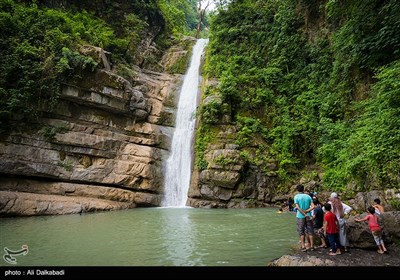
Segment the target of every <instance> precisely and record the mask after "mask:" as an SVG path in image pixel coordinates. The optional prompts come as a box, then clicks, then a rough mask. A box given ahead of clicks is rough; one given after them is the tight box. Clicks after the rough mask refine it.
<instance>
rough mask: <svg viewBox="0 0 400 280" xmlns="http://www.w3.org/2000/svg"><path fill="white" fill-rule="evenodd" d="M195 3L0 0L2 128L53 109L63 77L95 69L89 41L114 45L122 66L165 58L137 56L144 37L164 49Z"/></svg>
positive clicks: (186, 24)
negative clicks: (86, 50) (85, 50)
mask: <svg viewBox="0 0 400 280" xmlns="http://www.w3.org/2000/svg"><path fill="white" fill-rule="evenodd" d="M196 7H197V1H195V0H190V1H187V0H149V1H147V0H146V1H124V0H117V1H109V0H94V1H79V0H70V1H48V0H37V1H18V0H0V30H1V34H0V55H1V63H0V100H1V103H0V127H1V128H0V129H1V130H7V127H8V126H10V124H11V121H12V120H16V121H17V122H21V121H23V120H26V119H31V120H32V119H35V118H36V117H37V116H39V115H40V114H41V113H42V112H43V111H46V110H47V111H49V110H51V109H52V108H53V107H54V105H55V104H56V103H57V100H58V97H59V95H60V85H61V83H62V82H65V81H66V80H67V79H69V78H71V77H83V75H85V73H86V74H87V73H88V72H90V71H94V70H95V69H96V67H97V63H96V62H95V61H94V60H93V59H92V58H91V57H89V56H85V55H83V54H82V53H81V52H80V49H81V46H83V45H93V46H98V47H101V48H103V49H105V50H107V51H110V52H111V53H112V54H113V63H114V64H115V63H116V64H120V66H121V67H119V69H122V70H119V71H120V72H123V71H124V69H129V67H130V66H129V65H130V64H132V63H136V62H137V61H143V60H144V61H145V62H141V63H142V64H144V65H148V64H150V63H152V62H153V63H154V64H155V65H156V64H157V62H158V60H157V59H159V58H153V57H150V56H149V57H145V58H144V59H143V60H140V59H137V57H138V56H141V55H142V54H141V53H140V51H141V49H140V45H141V42H142V41H146V40H148V38H147V37H150V39H151V40H154V41H155V43H156V44H157V46H158V47H159V48H160V49H161V50H164V49H165V48H167V47H168V46H169V44H170V40H171V39H170V35H172V34H174V35H178V34H180V33H182V34H188V33H190V31H192V30H193V29H194V28H195V25H196V23H197V13H196ZM160 53H162V52H160ZM125 72H129V70H126V71H125Z"/></svg>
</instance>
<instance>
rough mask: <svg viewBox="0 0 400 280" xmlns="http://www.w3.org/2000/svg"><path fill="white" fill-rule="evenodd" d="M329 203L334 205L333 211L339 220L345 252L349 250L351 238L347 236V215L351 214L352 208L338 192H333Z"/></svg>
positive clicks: (340, 240)
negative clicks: (342, 199) (341, 198)
mask: <svg viewBox="0 0 400 280" xmlns="http://www.w3.org/2000/svg"><path fill="white" fill-rule="evenodd" d="M329 203H330V204H331V205H332V212H333V213H334V214H335V215H336V218H337V219H338V221H339V242H340V245H341V246H342V247H343V248H344V251H345V252H348V246H349V240H348V238H347V233H346V232H347V226H346V219H345V215H347V214H349V213H350V211H351V210H352V208H351V207H350V206H349V205H347V204H344V203H343V202H342V201H341V200H340V199H339V197H338V194H337V193H335V192H333V193H331V196H330V198H329Z"/></svg>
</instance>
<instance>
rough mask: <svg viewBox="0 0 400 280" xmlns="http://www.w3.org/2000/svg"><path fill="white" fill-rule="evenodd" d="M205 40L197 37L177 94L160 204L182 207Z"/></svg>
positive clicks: (191, 157)
mask: <svg viewBox="0 0 400 280" xmlns="http://www.w3.org/2000/svg"><path fill="white" fill-rule="evenodd" d="M207 43H208V39H199V40H197V42H196V44H195V45H194V47H193V52H192V58H191V61H190V66H189V69H188V71H187V73H186V75H185V78H184V81H183V85H182V89H181V92H180V94H179V102H178V109H177V114H176V115H177V116H176V125H175V131H174V135H173V137H172V145H171V150H170V156H169V157H168V160H167V162H166V168H165V180H164V196H163V199H162V202H161V206H173V207H182V206H185V204H186V200H187V193H188V190H189V184H190V175H191V169H192V161H193V149H192V139H193V133H194V127H195V118H194V114H195V111H196V107H197V96H198V93H199V82H200V76H199V68H200V63H201V55H202V53H203V51H204V47H205V46H206V45H207Z"/></svg>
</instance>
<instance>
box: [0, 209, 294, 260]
mask: <svg viewBox="0 0 400 280" xmlns="http://www.w3.org/2000/svg"><path fill="white" fill-rule="evenodd" d="M0 235H1V237H0V241H1V242H0V246H1V247H0V248H1V251H2V253H3V254H4V251H3V248H4V247H7V248H8V249H10V250H21V246H22V245H28V248H29V252H28V253H27V254H26V255H18V256H16V259H17V265H23V266H34V265H36V266H265V265H266V264H267V263H268V262H269V261H271V260H273V259H275V258H277V257H280V256H282V255H284V254H288V253H290V252H291V251H292V248H293V246H295V245H297V241H298V236H297V234H296V226H295V215H294V214H291V213H283V214H278V213H277V212H276V209H272V208H258V209H197V208H138V209H130V210H124V211H114V212H101V213H92V214H82V215H65V216H40V217H26V218H2V219H0ZM1 264H2V265H9V264H7V263H6V262H5V261H4V260H3V258H2V259H1Z"/></svg>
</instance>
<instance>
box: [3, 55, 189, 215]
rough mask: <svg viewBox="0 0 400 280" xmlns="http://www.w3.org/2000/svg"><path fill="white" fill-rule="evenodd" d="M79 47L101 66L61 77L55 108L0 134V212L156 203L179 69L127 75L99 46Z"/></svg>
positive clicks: (52, 211) (65, 210)
mask: <svg viewBox="0 0 400 280" xmlns="http://www.w3.org/2000/svg"><path fill="white" fill-rule="evenodd" d="M83 51H85V52H86V53H87V54H90V55H91V56H94V57H95V58H96V57H97V58H98V60H99V61H101V62H102V64H101V65H103V69H99V70H97V71H96V72H94V73H93V74H92V75H87V76H85V77H83V78H82V79H77V78H74V79H72V80H70V81H67V82H66V83H65V84H64V85H63V90H62V94H61V98H60V102H59V103H58V106H57V108H56V110H54V111H53V112H51V113H46V114H45V116H44V117H43V118H41V119H40V122H39V123H31V124H27V125H26V126H25V127H29V129H26V128H24V129H23V130H19V129H18V128H16V129H15V130H14V131H12V132H11V133H10V134H9V135H3V136H2V138H1V140H0V177H1V178H2V181H1V182H0V184H1V187H0V191H1V195H0V215H3V216H4V215H37V214H65V213H80V212H87V211H94V210H112V209H125V208H132V207H136V206H157V205H159V203H160V194H161V193H162V179H163V176H162V161H163V158H164V157H165V155H166V154H167V149H168V147H169V146H170V145H169V144H170V138H171V126H173V120H174V110H175V109H174V107H175V92H176V88H177V87H178V86H179V84H180V82H181V76H180V75H169V74H163V73H157V72H153V71H149V70H143V69H140V68H139V67H134V68H133V69H132V71H133V72H134V73H135V75H134V76H135V77H134V80H133V81H132V82H129V81H127V80H126V79H124V78H122V77H121V76H118V75H116V74H115V73H113V72H112V71H109V70H108V68H109V67H111V66H110V65H111V64H110V63H109V62H108V60H107V56H108V54H107V53H106V52H104V51H103V50H101V49H99V48H90V47H85V48H84V49H83ZM28 178H29V180H26V179H28ZM28 194H29V195H28ZM35 201H36V202H37V203H38V205H39V204H40V205H41V206H40V207H39V206H38V207H36V208H35V207H34V205H35ZM107 203H108V204H107Z"/></svg>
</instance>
